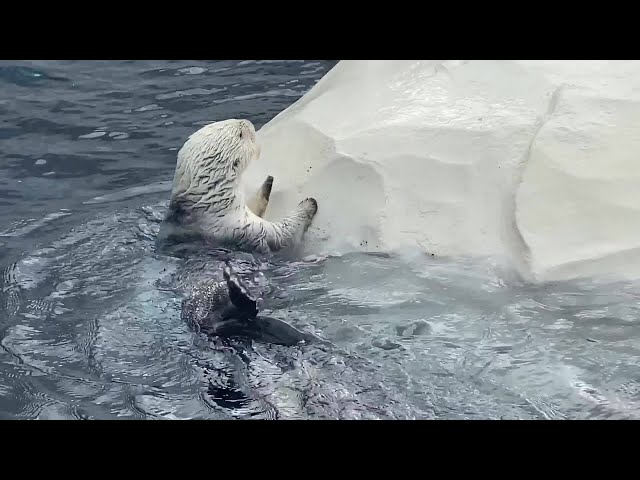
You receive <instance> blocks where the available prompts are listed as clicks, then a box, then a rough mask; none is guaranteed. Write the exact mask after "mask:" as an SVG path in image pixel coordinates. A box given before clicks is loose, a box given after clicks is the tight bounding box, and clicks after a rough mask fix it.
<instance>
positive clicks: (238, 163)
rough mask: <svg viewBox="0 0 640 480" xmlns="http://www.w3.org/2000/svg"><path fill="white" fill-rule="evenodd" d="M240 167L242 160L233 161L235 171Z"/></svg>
mask: <svg viewBox="0 0 640 480" xmlns="http://www.w3.org/2000/svg"><path fill="white" fill-rule="evenodd" d="M239 165H240V160H234V161H233V169H234V170H237V169H238V166H239Z"/></svg>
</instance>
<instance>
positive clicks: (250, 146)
mask: <svg viewBox="0 0 640 480" xmlns="http://www.w3.org/2000/svg"><path fill="white" fill-rule="evenodd" d="M259 156H260V147H259V145H258V143H257V142H256V131H255V128H254V127H253V124H252V123H251V122H250V121H248V120H236V119H231V120H224V121H220V122H214V123H210V124H208V125H205V126H204V127H202V128H201V129H200V130H198V131H196V132H195V133H194V134H192V135H191V136H190V137H189V138H188V140H187V141H186V142H185V144H184V145H183V146H182V148H181V149H180V151H179V152H178V163H177V166H176V173H175V177H174V182H173V196H177V195H181V196H185V195H186V196H188V197H198V196H199V197H201V196H203V195H205V194H207V193H208V192H210V191H211V190H217V189H220V188H224V187H229V186H231V185H233V186H235V185H236V184H237V180H238V177H239V176H240V175H241V174H242V172H243V171H244V170H245V169H246V168H247V166H248V165H249V163H250V162H252V161H253V160H256V159H257V158H258V157H259ZM194 200H196V199H195V198H194ZM196 201H197V200H196Z"/></svg>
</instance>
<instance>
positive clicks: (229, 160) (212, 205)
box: [164, 119, 318, 253]
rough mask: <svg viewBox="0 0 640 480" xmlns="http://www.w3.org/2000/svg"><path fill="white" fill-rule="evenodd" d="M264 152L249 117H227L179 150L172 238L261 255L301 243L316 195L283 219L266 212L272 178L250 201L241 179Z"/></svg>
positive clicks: (168, 222) (170, 214)
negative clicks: (200, 240)
mask: <svg viewBox="0 0 640 480" xmlns="http://www.w3.org/2000/svg"><path fill="white" fill-rule="evenodd" d="M259 156H260V147H259V145H258V143H257V142H256V132H255V129H254V126H253V124H252V123H251V122H250V121H248V120H236V119H230V120H224V121H219V122H214V123H211V124H208V125H206V126H204V127H202V128H201V129H200V130H198V131H196V132H195V133H194V134H192V135H191V136H190V137H189V138H188V140H187V141H186V142H185V144H184V145H183V147H182V148H181V149H180V151H179V152H178V160H177V165H176V170H175V175H174V180H173V187H172V191H171V200H170V204H169V211H168V214H167V216H166V218H165V222H164V223H165V228H167V227H170V228H171V233H170V234H169V235H171V236H174V237H175V236H176V235H178V236H186V237H189V236H197V237H202V238H204V239H205V240H206V241H208V242H212V243H216V244H219V245H232V246H234V247H237V248H239V249H243V250H251V251H256V252H260V253H270V252H276V251H280V250H282V249H283V248H285V247H290V246H294V245H296V244H298V243H299V242H300V240H301V239H302V236H303V235H304V233H305V231H306V230H307V228H308V227H309V225H310V224H311V221H312V220H313V217H314V216H315V214H316V212H317V210H318V204H317V202H316V200H315V199H313V198H307V199H305V200H303V201H302V202H300V204H299V205H298V206H297V208H296V209H295V210H294V211H293V213H292V214H291V215H289V216H287V217H286V218H284V219H283V220H282V221H280V222H269V221H267V220H264V219H263V218H261V217H262V215H263V214H264V211H265V210H266V208H267V205H268V202H269V195H270V193H271V188H272V185H273V177H268V178H267V179H266V180H265V182H264V184H263V185H262V186H261V187H260V189H259V190H258V192H257V193H256V195H255V196H254V197H253V198H252V199H250V200H249V202H246V201H245V198H244V195H243V193H242V191H241V189H240V187H239V180H240V176H241V175H242V173H243V172H244V171H245V169H246V168H247V166H248V165H249V163H250V162H251V161H254V160H256V159H257V158H258V157H259Z"/></svg>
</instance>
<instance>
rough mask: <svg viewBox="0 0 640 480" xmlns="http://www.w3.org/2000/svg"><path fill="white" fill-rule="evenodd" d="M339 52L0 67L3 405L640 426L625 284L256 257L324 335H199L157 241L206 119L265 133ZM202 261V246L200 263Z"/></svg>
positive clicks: (300, 315) (277, 298)
mask: <svg viewBox="0 0 640 480" xmlns="http://www.w3.org/2000/svg"><path fill="white" fill-rule="evenodd" d="M332 65H333V62H320V61H286V62H285V61H268V62H257V61H223V62H214V61H211V62H203V61H179V62H178V61H144V62H140V61H136V62H120V61H118V62H116V61H103V62H84V61H83V62H80V61H68V62H66V61H61V62H45V61H42V62H6V61H5V62H0V116H1V117H0V118H2V124H1V125H0V142H1V145H2V149H1V151H0V155H1V159H0V271H2V278H0V345H1V347H2V348H1V349H0V418H40V419H55V418H94V419H107V418H121V419H130V418H161V419H162V418H165V419H176V418H445V419H462V418H541V419H544V418H602V419H609V418H637V417H638V416H639V415H640V403H639V393H640V390H639V388H640V383H639V382H640V379H639V376H638V373H637V372H638V358H639V357H638V354H639V353H640V352H639V351H638V349H639V346H640V342H639V340H638V338H639V333H640V327H639V325H638V308H639V305H640V304H639V298H638V296H639V295H638V286H637V285H634V284H631V283H621V284H615V285H611V284H596V283H594V282H590V281H581V282H578V281H574V282H562V283H555V284H546V285H540V286H530V285H525V284H522V283H521V282H519V281H518V280H517V278H515V277H514V276H513V275H512V274H510V273H509V272H505V271H503V270H501V269H500V268H499V266H497V265H494V264H493V263H492V262H490V261H486V262H480V261H478V262H474V263H472V262H469V261H464V260H460V259H457V260H455V259H444V258H434V257H431V256H427V255H423V254H421V253H419V252H415V251H414V252H405V253H403V254H399V255H390V256H385V255H365V254H352V255H345V256H342V257H329V258H316V259H313V258H312V259H307V261H298V262H288V263H281V262H280V263H278V262H276V261H274V262H270V263H268V264H265V265H264V268H263V270H262V272H261V274H262V275H264V277H265V278H266V279H268V282H269V285H270V286H271V289H272V290H271V294H270V297H269V298H267V299H266V304H265V313H266V314H269V315H271V316H273V317H275V318H279V319H282V320H286V321H287V322H290V323H291V324H292V325H295V326H297V327H298V328H301V329H303V330H306V331H311V332H314V333H316V334H317V335H318V336H320V337H322V338H324V339H327V340H329V341H330V342H331V343H332V344H333V347H326V348H325V347H322V348H321V347H319V346H314V345H306V346H297V347H284V346H278V345H272V344H268V343H260V342H257V343H254V344H250V345H242V344H234V345H232V346H231V347H229V346H228V345H227V346H224V345H220V344H219V343H215V342H208V341H206V340H203V339H202V338H200V337H198V336H196V335H195V334H194V333H193V332H191V331H190V330H189V329H188V328H187V327H186V325H184V324H183V323H182V322H181V320H180V298H179V296H178V295H176V293H175V292H173V291H171V290H169V289H166V288H163V286H164V285H166V284H167V282H170V281H171V276H172V274H174V273H175V272H179V271H180V269H181V268H183V266H184V263H183V261H182V260H180V259H177V258H171V257H168V256H166V255H160V254H159V253H158V252H157V251H156V249H155V243H154V237H155V235H156V232H157V227H158V220H159V218H161V217H162V214H163V212H164V208H165V206H166V197H167V191H166V188H167V181H169V180H170V179H171V178H172V175H173V169H174V166H175V156H176V151H177V149H178V148H179V147H180V146H181V145H182V143H183V142H184V140H185V139H186V137H187V136H188V135H189V134H190V133H192V132H193V131H194V130H195V129H197V128H199V126H200V125H202V124H204V123H207V122H210V121H213V120H219V119H223V118H230V117H236V118H238V117H241V118H248V119H250V120H251V121H253V122H254V123H255V124H256V127H258V128H259V127H260V126H261V125H263V124H264V123H266V122H267V121H268V120H269V119H271V118H272V117H273V116H274V115H276V114H277V113H279V112H280V111H281V110H283V109H284V108H286V107H287V106H288V105H290V104H291V103H293V102H294V101H295V100H296V99H297V98H299V97H300V96H301V95H302V94H303V93H304V92H306V91H307V90H308V89H309V88H310V87H311V86H312V85H313V84H314V83H315V82H316V81H317V80H318V79H319V78H320V77H321V76H322V75H323V74H324V73H325V72H326V71H328V69H330V68H331V66H332ZM194 261H201V262H203V264H204V263H206V262H208V261H209V262H210V264H209V265H208V267H207V268H211V269H213V270H215V268H216V267H217V264H216V261H215V259H207V258H204V257H203V258H196V259H194Z"/></svg>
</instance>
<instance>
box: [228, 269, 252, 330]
mask: <svg viewBox="0 0 640 480" xmlns="http://www.w3.org/2000/svg"><path fill="white" fill-rule="evenodd" d="M222 274H223V275H224V279H225V280H226V282H227V288H228V289H229V299H230V300H231V303H232V304H233V306H234V307H236V309H237V312H236V314H237V315H239V316H240V317H241V319H247V320H253V319H254V318H256V315H258V302H257V300H256V299H255V298H254V297H253V296H252V295H251V294H250V293H249V290H248V289H247V288H246V287H245V286H244V285H243V284H242V282H241V280H240V278H238V276H237V275H234V274H233V273H232V272H231V268H230V267H229V266H228V265H227V266H225V267H224V269H223V270H222Z"/></svg>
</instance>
